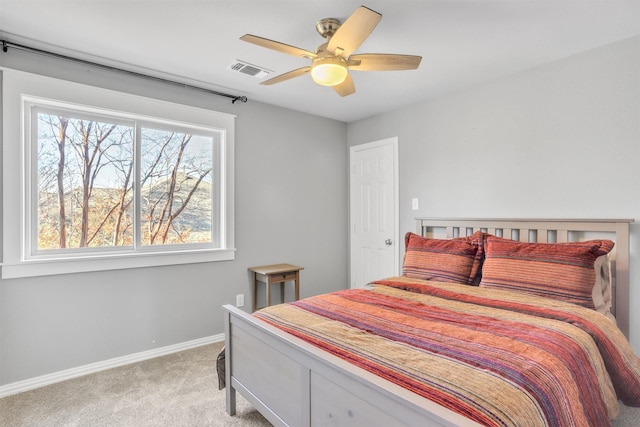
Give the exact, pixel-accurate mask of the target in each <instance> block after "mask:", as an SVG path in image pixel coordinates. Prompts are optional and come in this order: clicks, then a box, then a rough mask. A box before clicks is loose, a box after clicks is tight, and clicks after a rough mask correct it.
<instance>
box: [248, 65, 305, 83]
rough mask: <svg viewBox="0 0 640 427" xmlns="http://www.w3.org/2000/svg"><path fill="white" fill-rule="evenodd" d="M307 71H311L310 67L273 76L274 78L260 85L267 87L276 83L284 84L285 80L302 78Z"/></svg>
mask: <svg viewBox="0 0 640 427" xmlns="http://www.w3.org/2000/svg"><path fill="white" fill-rule="evenodd" d="M309 71H311V67H310V66H307V67H302V68H298V69H295V70H292V71H289V72H287V73H284V74H280V75H279V76H275V77H273V78H271V79H269V80H265V81H263V82H261V83H260V84H261V85H267V86H268V85H274V84H276V83H281V82H284V81H286V80H289V79H293V78H295V77H299V76H302V75H304V74H307V73H308V72H309Z"/></svg>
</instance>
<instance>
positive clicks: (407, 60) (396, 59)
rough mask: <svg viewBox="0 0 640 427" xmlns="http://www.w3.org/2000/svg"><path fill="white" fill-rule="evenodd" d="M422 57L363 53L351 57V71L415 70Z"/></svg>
mask: <svg viewBox="0 0 640 427" xmlns="http://www.w3.org/2000/svg"><path fill="white" fill-rule="evenodd" d="M420 61H422V57H421V56H416V55H395V54H389V53H362V54H358V55H351V56H350V57H349V69H350V70H357V71H392V70H415V69H416V68H418V66H419V65H420Z"/></svg>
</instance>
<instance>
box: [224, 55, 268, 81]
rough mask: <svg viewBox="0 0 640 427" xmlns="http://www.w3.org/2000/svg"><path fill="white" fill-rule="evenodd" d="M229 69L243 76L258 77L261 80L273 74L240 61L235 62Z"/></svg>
mask: <svg viewBox="0 0 640 427" xmlns="http://www.w3.org/2000/svg"><path fill="white" fill-rule="evenodd" d="M229 68H230V69H231V70H233V71H237V72H239V73H242V74H247V75H249V76H253V77H257V78H259V79H261V78H263V77H265V76H267V75H269V73H271V70H267V69H266V68H262V67H258V66H257V65H253V64H249V63H248V62H244V61H240V60H239V59H237V60H235V61H233V62H232V63H231V65H230V66H229Z"/></svg>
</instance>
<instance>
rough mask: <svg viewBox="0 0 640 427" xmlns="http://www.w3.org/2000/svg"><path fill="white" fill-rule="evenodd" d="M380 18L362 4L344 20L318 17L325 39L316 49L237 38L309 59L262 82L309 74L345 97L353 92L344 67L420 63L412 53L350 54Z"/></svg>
mask: <svg viewBox="0 0 640 427" xmlns="http://www.w3.org/2000/svg"><path fill="white" fill-rule="evenodd" d="M380 19H382V15H381V14H379V13H378V12H375V11H373V10H371V9H369V8H367V7H365V6H360V7H359V8H358V9H356V10H355V12H353V13H352V14H351V16H349V17H348V18H347V19H346V20H345V21H344V22H343V23H341V22H340V21H339V20H338V19H335V18H325V19H321V20H320V21H318V23H317V24H316V30H317V31H318V33H320V35H321V36H322V37H324V38H326V39H327V42H325V43H323V44H321V45H320V46H319V47H318V49H317V50H316V51H315V52H311V51H308V50H306V49H301V48H298V47H295V46H291V45H288V44H284V43H280V42H277V41H274V40H269V39H265V38H263V37H259V36H254V35H252V34H245V35H244V36H242V37H240V40H244V41H246V42H249V43H253V44H256V45H258V46H262V47H266V48H268V49H273V50H276V51H278V52H282V53H286V54H289V55H294V56H301V57H303V58H307V59H310V60H311V65H308V66H306V67H302V68H298V69H296V70H292V71H289V72H287V73H284V74H281V75H279V76H276V77H273V78H271V79H269V80H265V81H263V82H261V84H263V85H272V84H275V83H280V82H283V81H286V80H289V79H292V78H294V77H299V76H302V75H304V74H307V73H311V77H312V79H313V81H315V82H316V83H318V84H320V85H323V86H331V87H333V90H335V91H336V92H337V93H338V94H339V95H340V96H347V95H351V94H352V93H354V92H355V91H356V88H355V85H354V83H353V79H352V78H351V76H350V75H349V72H348V71H347V70H356V71H390V70H414V69H416V68H418V66H419V65H420V61H421V60H422V57H421V56H415V55H398V54H385V53H361V54H356V55H352V53H353V52H354V51H355V50H356V49H358V47H359V46H360V45H361V44H362V42H364V41H365V39H366V38H367V37H369V34H371V32H372V31H373V29H374V28H375V27H376V25H378V22H380Z"/></svg>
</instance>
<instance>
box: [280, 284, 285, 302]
mask: <svg viewBox="0 0 640 427" xmlns="http://www.w3.org/2000/svg"><path fill="white" fill-rule="evenodd" d="M280 302H281V303H284V282H280Z"/></svg>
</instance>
